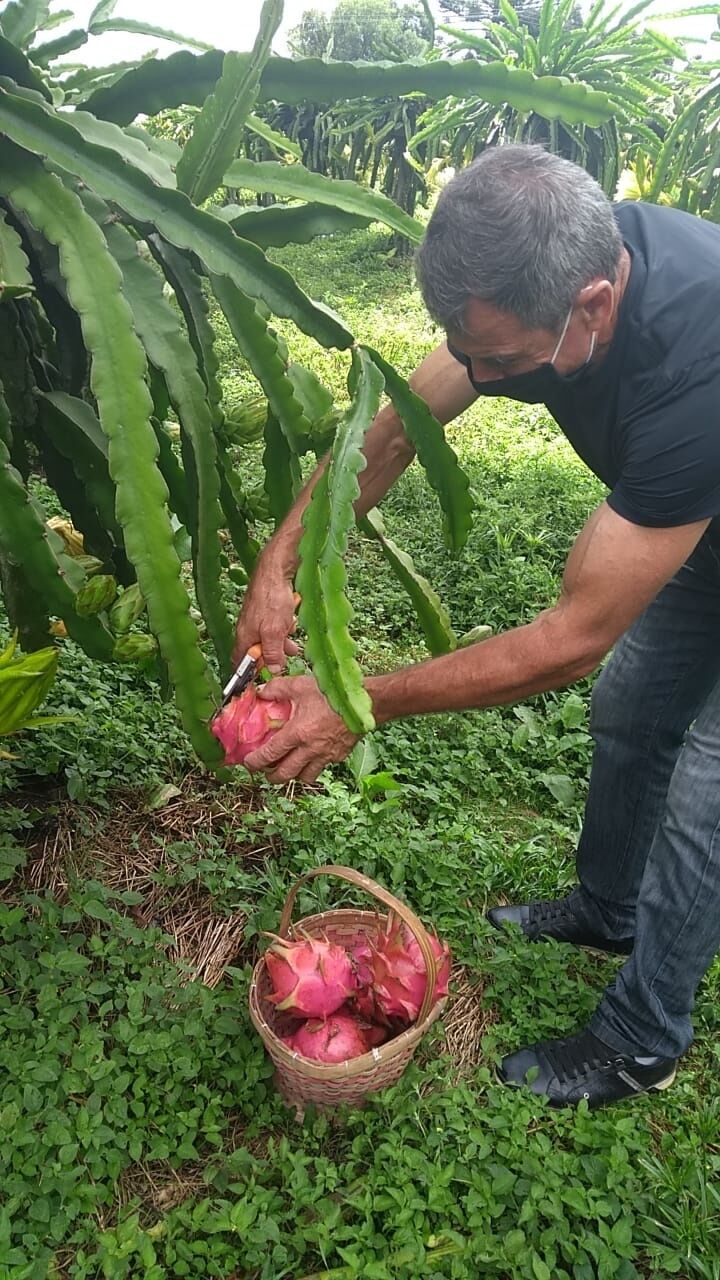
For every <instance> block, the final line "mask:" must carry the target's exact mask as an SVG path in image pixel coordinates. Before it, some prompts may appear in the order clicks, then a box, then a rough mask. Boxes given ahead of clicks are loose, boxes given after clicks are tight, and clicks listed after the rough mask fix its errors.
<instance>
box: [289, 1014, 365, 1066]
mask: <svg viewBox="0 0 720 1280" xmlns="http://www.w3.org/2000/svg"><path fill="white" fill-rule="evenodd" d="M285 1044H286V1045H287V1046H288V1048H290V1049H294V1050H296V1052H297V1053H299V1054H301V1055H302V1056H303V1058H310V1059H312V1061H313V1062H346V1061H347V1060H348V1058H359V1057H360V1055H361V1054H363V1053H367V1052H368V1048H369V1041H368V1040H367V1039H366V1037H365V1035H364V1034H363V1032H362V1030H361V1028H360V1026H359V1024H358V1022H357V1021H356V1020H355V1018H353V1017H352V1015H351V1014H347V1013H335V1014H332V1015H331V1016H330V1017H328V1018H325V1019H319V1018H317V1019H315V1018H310V1019H308V1021H307V1022H303V1024H302V1026H300V1027H298V1029H297V1031H295V1032H293V1034H292V1035H291V1036H287V1037H285Z"/></svg>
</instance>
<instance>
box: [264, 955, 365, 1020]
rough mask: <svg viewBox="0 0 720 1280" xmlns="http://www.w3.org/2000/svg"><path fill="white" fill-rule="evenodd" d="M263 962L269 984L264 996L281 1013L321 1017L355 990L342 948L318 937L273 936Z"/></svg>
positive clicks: (352, 976) (355, 985) (349, 963)
mask: <svg viewBox="0 0 720 1280" xmlns="http://www.w3.org/2000/svg"><path fill="white" fill-rule="evenodd" d="M265 963H266V965H267V969H268V973H269V974H270V981H271V982H272V985H273V994H272V995H270V996H268V997H267V998H268V1000H269V1001H270V1002H271V1003H272V1004H274V1005H275V1007H276V1008H277V1009H278V1010H279V1011H280V1012H282V1013H292V1014H296V1015H298V1016H299V1017H304V1016H307V1017H310V1018H325V1017H327V1016H328V1015H329V1014H331V1013H335V1012H336V1011H337V1010H338V1009H339V1008H340V1006H341V1004H343V1003H344V1002H345V1000H347V999H348V997H349V996H352V995H354V994H355V991H356V990H357V981H356V979H355V974H354V971H353V966H352V961H351V959H350V956H349V955H348V953H347V951H346V950H345V948H344V947H340V946H337V944H336V943H334V942H326V941H324V940H323V939H322V938H310V937H308V938H306V939H304V940H303V941H302V942H291V941H289V940H288V939H287V938H276V939H275V942H274V944H273V946H271V947H269V948H268V950H267V951H266V952H265Z"/></svg>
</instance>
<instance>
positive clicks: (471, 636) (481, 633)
mask: <svg viewBox="0 0 720 1280" xmlns="http://www.w3.org/2000/svg"><path fill="white" fill-rule="evenodd" d="M492 633H493V629H492V627H490V626H488V625H487V623H482V622H481V623H480V624H479V625H478V626H477V627H471V628H470V630H469V631H465V632H463V634H462V635H461V636H460V639H459V640H458V642H457V647H458V649H467V648H468V646H469V645H471V644H480V643H481V642H482V641H483V640H487V639H488V637H489V636H491V635H492Z"/></svg>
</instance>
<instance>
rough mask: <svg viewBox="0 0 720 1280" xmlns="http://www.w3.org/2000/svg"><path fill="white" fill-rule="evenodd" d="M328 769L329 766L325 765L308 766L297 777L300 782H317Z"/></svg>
mask: <svg viewBox="0 0 720 1280" xmlns="http://www.w3.org/2000/svg"><path fill="white" fill-rule="evenodd" d="M326 767H327V766H326V765H324V764H308V765H306V766H305V768H304V769H303V770H302V772H301V773H299V774H298V775H297V777H298V782H317V780H318V778H319V777H320V774H321V773H322V771H323V769H325V768H326Z"/></svg>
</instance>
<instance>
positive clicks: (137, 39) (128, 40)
mask: <svg viewBox="0 0 720 1280" xmlns="http://www.w3.org/2000/svg"><path fill="white" fill-rule="evenodd" d="M697 2H698V3H699V2H701V0H697ZM336 3H337V0H285V17H284V20H283V25H282V28H281V30H280V32H279V33H278V37H277V39H276V40H275V45H274V48H275V52H276V53H286V52H287V46H286V44H285V35H286V34H287V32H288V30H289V29H290V28H291V27H293V26H295V25H296V23H297V22H298V20H299V18H300V16H301V14H302V13H303V12H304V10H305V9H309V8H314V9H324V10H326V11H328V12H329V11H330V10H331V9H333V8H334V7H335V4H336ZM70 5H72V0H70ZM60 7H61V5H60V3H59V0H57V3H56V4H54V5H53V8H60ZM62 7H63V8H64V7H65V5H64V3H63V4H62ZM73 7H74V10H75V19H76V22H75V23H74V24H71V25H77V23H78V22H80V23H83V24H84V23H85V22H86V21H87V18H88V16H89V15H90V13H91V11H92V9H93V7H94V0H76V3H75V5H74V6H73ZM627 7H628V8H629V7H630V4H629V3H628V4H627ZM675 7H676V5H675V4H674V3H673V0H658V3H657V4H656V5H654V6H653V9H654V10H655V12H657V13H664V12H667V11H668V10H672V9H673V8H675ZM682 7H683V8H688V7H695V6H694V4H693V0H690V4H689V5H688V4H687V0H686V2H685V3H684V4H683V6H682ZM261 8H262V0H200V2H199V3H198V0H120V3H119V4H118V6H117V9H116V15H117V16H118V17H121V16H122V17H123V18H140V19H143V20H144V21H145V22H152V23H153V24H154V25H156V26H162V27H169V28H171V29H172V30H173V31H179V32H180V33H181V34H183V35H190V36H195V37H196V38H198V39H200V40H204V41H206V42H207V43H208V44H213V45H216V46H217V47H218V48H220V49H249V48H250V47H251V45H252V43H253V40H254V38H255V33H256V30H257V25H258V18H259V15H260V10H261ZM663 26H664V29H665V30H667V31H668V32H670V33H677V34H680V33H681V32H682V33H688V34H705V33H707V32H708V31H711V30H712V29H713V19H712V18H704V19H688V18H681V19H678V20H676V21H674V22H671V23H667V24H663ZM52 34H53V35H54V34H55V33H54V32H53V33H52ZM154 48H157V50H158V53H159V54H160V55H161V56H166V55H167V54H168V53H172V51H173V46H171V45H168V44H167V43H165V42H159V41H157V40H149V39H146V38H145V37H143V36H134V35H120V34H118V33H108V34H107V35H104V36H102V37H95V38H93V39H91V40H90V42H89V44H88V45H86V46H85V48H84V49H82V50H79V51H78V53H77V54H76V55H72V54H71V55H69V56H70V58H72V57H73V56H75V57H77V58H79V59H82V60H83V61H87V62H93V63H98V64H101V63H106V62H120V61H124V60H125V59H130V58H135V57H140V56H141V55H142V54H143V53H145V52H146V51H148V50H149V49H154ZM715 48H716V49H718V46H717V45H716V46H715Z"/></svg>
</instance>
